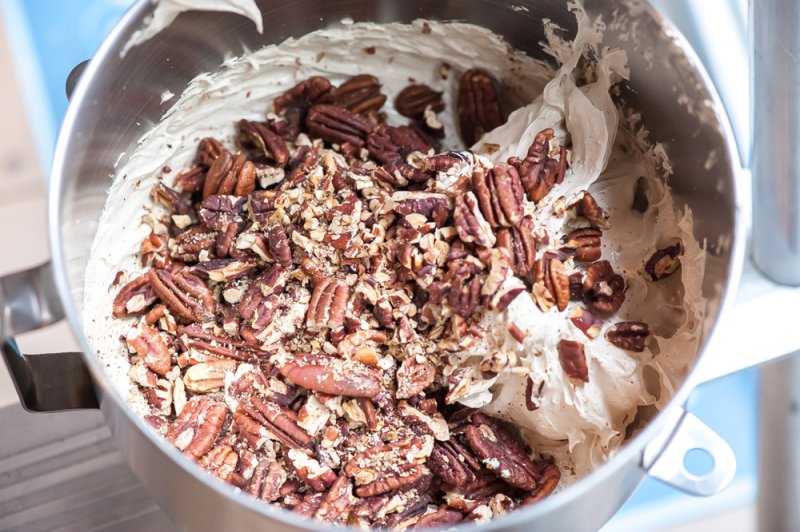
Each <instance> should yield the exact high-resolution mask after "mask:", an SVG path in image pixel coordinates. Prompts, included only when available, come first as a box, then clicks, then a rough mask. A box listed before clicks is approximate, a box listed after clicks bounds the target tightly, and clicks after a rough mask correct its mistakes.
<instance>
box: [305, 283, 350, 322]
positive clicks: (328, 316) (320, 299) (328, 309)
mask: <svg viewBox="0 0 800 532" xmlns="http://www.w3.org/2000/svg"><path fill="white" fill-rule="evenodd" d="M349 299H350V288H349V287H348V286H347V285H346V284H344V283H343V282H341V281H337V280H335V279H331V278H329V277H326V278H325V279H323V280H322V281H320V283H319V284H317V285H316V286H315V287H314V293H313V294H312V296H311V302H310V303H309V305H308V313H307V314H306V328H307V329H308V330H310V331H318V330H320V329H322V328H323V327H327V328H329V329H337V328H339V327H341V326H342V325H343V324H344V314H345V311H346V309H347V301H348V300H349Z"/></svg>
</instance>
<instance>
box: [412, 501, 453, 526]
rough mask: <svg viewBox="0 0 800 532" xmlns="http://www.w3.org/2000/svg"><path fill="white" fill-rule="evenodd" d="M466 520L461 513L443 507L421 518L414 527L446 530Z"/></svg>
mask: <svg viewBox="0 0 800 532" xmlns="http://www.w3.org/2000/svg"><path fill="white" fill-rule="evenodd" d="M462 519H464V516H463V515H462V514H461V512H457V511H455V510H451V509H449V508H448V507H447V506H444V505H443V506H441V507H439V508H438V509H437V510H436V511H434V512H431V513H427V514H425V515H423V516H422V517H420V518H419V521H417V522H416V524H415V525H414V526H413V527H412V528H414V529H417V528H446V527H448V526H449V525H454V524H456V523H458V522H460V521H461V520H462Z"/></svg>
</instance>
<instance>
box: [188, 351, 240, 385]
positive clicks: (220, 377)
mask: <svg viewBox="0 0 800 532" xmlns="http://www.w3.org/2000/svg"><path fill="white" fill-rule="evenodd" d="M236 365H237V364H236V361H234V360H230V359H221V360H209V361H208V362H202V363H200V364H196V365H194V366H192V367H190V368H189V369H187V370H186V373H184V375H183V383H184V384H185V385H186V389H187V390H189V391H190V392H193V393H208V392H213V391H215V390H219V389H220V388H222V385H223V384H224V383H225V374H226V373H227V372H229V371H230V372H233V371H234V370H235V369H236Z"/></svg>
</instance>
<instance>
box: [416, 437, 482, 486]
mask: <svg viewBox="0 0 800 532" xmlns="http://www.w3.org/2000/svg"><path fill="white" fill-rule="evenodd" d="M426 464H427V466H428V467H429V468H430V470H431V471H432V472H433V474H434V475H436V476H437V477H439V478H441V479H442V481H443V482H444V483H446V484H450V485H452V486H459V485H462V484H466V483H468V482H472V481H474V480H475V478H476V477H475V472H476V471H480V470H481V469H482V468H481V464H480V462H479V461H478V460H477V459H476V458H475V457H474V456H473V455H472V453H471V452H470V451H469V449H467V448H466V447H464V446H463V445H462V444H461V443H460V442H459V441H458V440H457V439H456V438H450V439H449V440H447V441H437V442H436V444H435V445H434V446H433V451H431V455H430V457H429V458H428V461H427V462H426Z"/></svg>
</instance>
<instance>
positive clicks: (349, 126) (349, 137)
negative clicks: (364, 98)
mask: <svg viewBox="0 0 800 532" xmlns="http://www.w3.org/2000/svg"><path fill="white" fill-rule="evenodd" d="M306 126H307V127H308V129H309V131H310V132H311V133H312V134H314V135H316V136H318V137H320V138H321V139H322V140H324V141H326V142H329V143H337V144H344V143H350V144H352V145H353V146H355V147H357V148H361V147H362V146H364V143H365V142H366V140H367V135H368V134H369V132H370V130H371V129H372V125H371V124H370V123H369V120H367V119H366V118H364V117H362V116H360V115H357V114H356V113H353V112H351V111H348V110H347V109H344V108H343V107H338V106H336V105H329V104H317V105H314V106H313V107H312V108H311V109H310V110H309V111H308V116H307V117H306Z"/></svg>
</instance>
